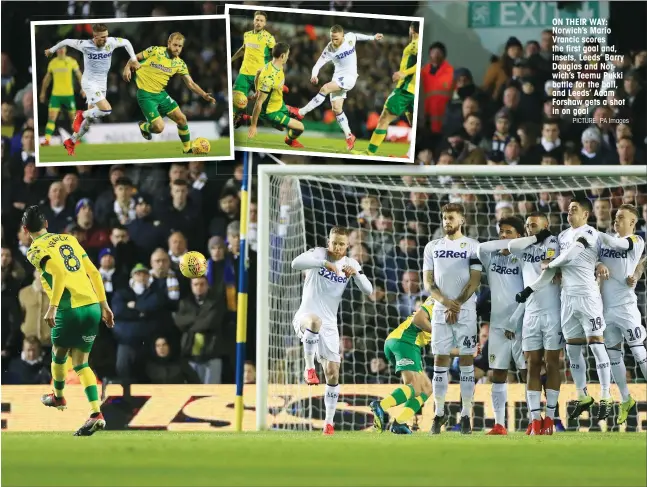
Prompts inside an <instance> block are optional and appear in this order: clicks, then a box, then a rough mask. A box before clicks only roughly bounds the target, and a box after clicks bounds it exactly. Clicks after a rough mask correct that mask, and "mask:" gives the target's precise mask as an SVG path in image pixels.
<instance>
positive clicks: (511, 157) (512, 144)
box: [503, 137, 528, 166]
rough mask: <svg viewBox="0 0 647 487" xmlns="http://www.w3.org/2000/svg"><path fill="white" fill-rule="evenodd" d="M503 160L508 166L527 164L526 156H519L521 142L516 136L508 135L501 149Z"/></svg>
mask: <svg viewBox="0 0 647 487" xmlns="http://www.w3.org/2000/svg"><path fill="white" fill-rule="evenodd" d="M503 162H504V163H505V164H507V165H508V166H516V165H518V164H528V160H527V158H525V159H524V158H522V157H521V144H519V139H517V137H510V138H509V139H508V142H507V143H506V144H505V148H504V150H503Z"/></svg>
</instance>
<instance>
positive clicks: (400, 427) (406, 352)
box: [370, 298, 434, 435]
mask: <svg viewBox="0 0 647 487" xmlns="http://www.w3.org/2000/svg"><path fill="white" fill-rule="evenodd" d="M433 304H434V301H433V299H431V298H427V300H426V301H425V302H424V303H423V304H422V306H421V307H420V309H418V311H416V312H415V313H414V314H413V315H411V316H409V317H408V318H407V319H406V320H404V321H403V322H402V323H401V324H400V326H398V327H397V328H396V329H395V330H393V331H392V332H391V333H389V336H387V337H386V342H385V343H384V354H385V355H386V358H387V360H388V361H389V362H390V363H391V365H392V366H395V371H396V372H400V375H401V376H402V381H403V382H404V385H403V386H401V387H398V388H397V389H396V390H395V391H393V392H392V393H391V395H390V396H388V397H385V398H384V399H382V400H381V401H373V402H371V404H370V407H371V411H372V412H373V427H374V428H375V429H377V430H378V431H380V433H381V432H382V431H384V429H385V426H386V425H385V420H384V416H385V415H384V412H385V411H387V410H388V409H390V408H392V407H394V406H399V405H400V404H404V409H403V410H402V412H401V413H400V415H399V416H398V417H397V418H395V420H393V423H392V424H391V433H395V434H397V435H410V434H411V429H410V428H409V426H408V425H407V421H409V420H410V419H411V418H412V417H413V416H414V415H415V414H416V413H417V412H418V411H419V410H420V408H421V407H422V405H423V404H424V403H425V402H426V401H427V399H429V396H431V393H432V387H431V381H430V380H429V377H428V376H427V374H426V373H425V372H424V369H423V367H422V353H421V350H422V348H423V347H425V346H426V345H428V344H429V342H430V341H431V314H432V311H433Z"/></svg>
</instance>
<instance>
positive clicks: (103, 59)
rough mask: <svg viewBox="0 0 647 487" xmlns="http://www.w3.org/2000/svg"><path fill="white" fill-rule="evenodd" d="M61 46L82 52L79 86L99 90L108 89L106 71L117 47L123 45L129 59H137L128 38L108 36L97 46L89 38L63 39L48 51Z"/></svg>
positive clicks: (108, 69)
mask: <svg viewBox="0 0 647 487" xmlns="http://www.w3.org/2000/svg"><path fill="white" fill-rule="evenodd" d="M63 46H68V47H71V48H73V49H76V50H77V51H81V52H82V53H83V77H82V78H81V86H82V87H83V88H84V89H85V88H88V87H92V88H95V89H98V90H100V91H106V90H107V89H108V72H109V71H110V65H111V64H112V53H113V52H114V50H115V49H117V48H118V47H124V48H126V50H127V51H128V54H129V55H130V58H131V59H137V57H136V54H135V51H134V50H133V46H132V44H131V43H130V41H129V40H128V39H122V38H121V37H108V39H107V40H106V43H105V45H104V46H102V47H97V46H96V45H95V44H94V42H93V41H92V40H91V39H84V40H77V39H64V40H62V41H61V42H59V43H58V44H56V45H55V46H53V47H52V48H50V51H52V52H56V50H57V49H60V48H61V47H63Z"/></svg>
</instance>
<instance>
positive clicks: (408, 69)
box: [397, 40, 418, 95]
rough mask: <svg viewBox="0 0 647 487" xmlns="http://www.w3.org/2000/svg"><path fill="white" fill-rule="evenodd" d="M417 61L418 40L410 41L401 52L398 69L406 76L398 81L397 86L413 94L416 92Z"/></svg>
mask: <svg viewBox="0 0 647 487" xmlns="http://www.w3.org/2000/svg"><path fill="white" fill-rule="evenodd" d="M417 62H418V41H417V40H415V41H411V42H410V43H409V44H408V45H407V47H405V48H404V51H403V52H402V60H401V61H400V71H402V72H404V73H405V74H406V76H405V77H404V78H402V79H401V80H400V81H398V84H397V88H400V89H402V90H404V91H408V92H409V93H411V94H413V95H415V94H416V69H417V66H416V64H417Z"/></svg>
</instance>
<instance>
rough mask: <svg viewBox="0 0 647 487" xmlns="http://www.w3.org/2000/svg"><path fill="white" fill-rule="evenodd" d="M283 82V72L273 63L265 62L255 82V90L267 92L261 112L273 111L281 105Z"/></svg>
mask: <svg viewBox="0 0 647 487" xmlns="http://www.w3.org/2000/svg"><path fill="white" fill-rule="evenodd" d="M284 84H285V73H284V71H283V70H282V69H279V68H277V67H276V66H274V64H273V63H271V62H270V63H267V64H266V65H265V66H264V67H263V69H262V70H261V72H260V74H259V75H258V80H257V82H256V90H257V91H262V92H263V93H269V95H270V96H268V97H267V99H266V100H265V103H264V104H263V113H273V112H277V111H279V110H280V109H281V108H282V107H283V85H284Z"/></svg>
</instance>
